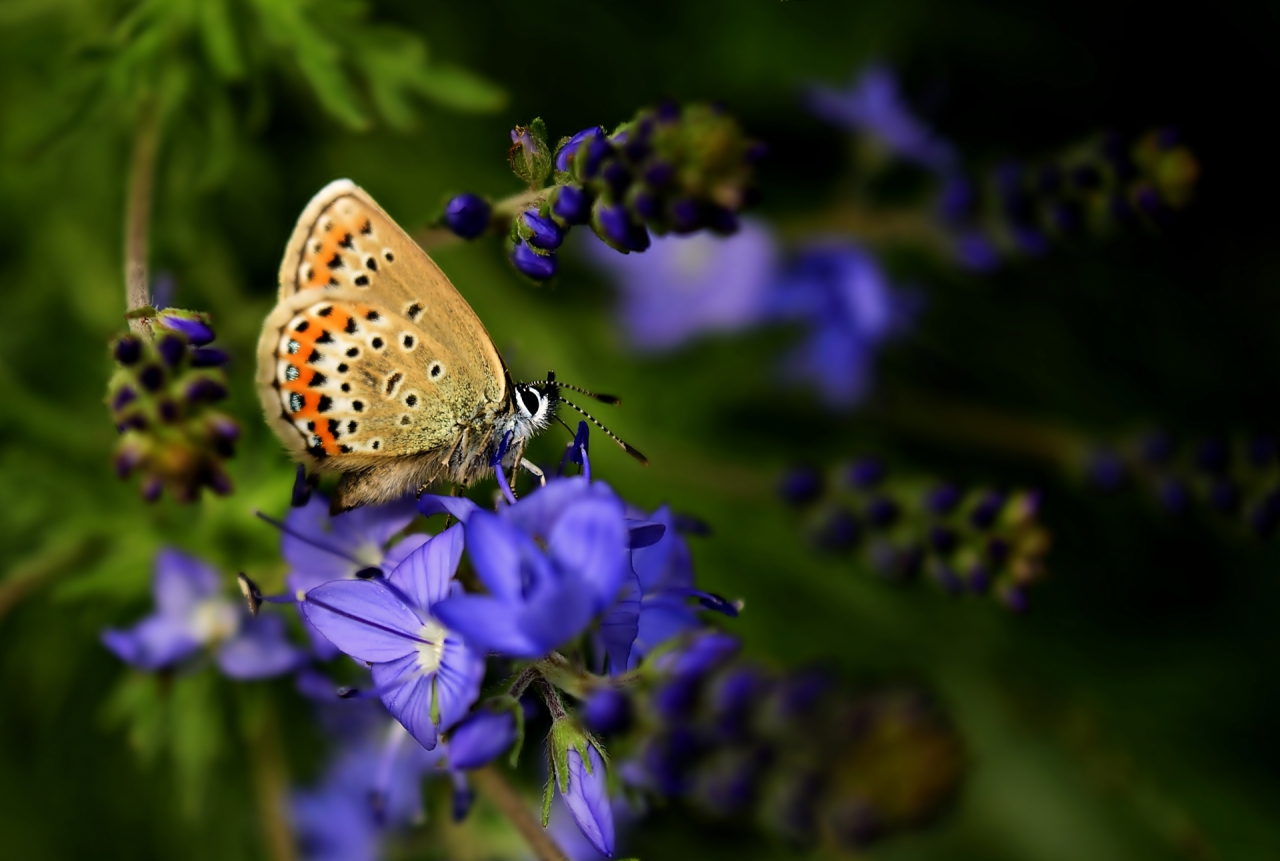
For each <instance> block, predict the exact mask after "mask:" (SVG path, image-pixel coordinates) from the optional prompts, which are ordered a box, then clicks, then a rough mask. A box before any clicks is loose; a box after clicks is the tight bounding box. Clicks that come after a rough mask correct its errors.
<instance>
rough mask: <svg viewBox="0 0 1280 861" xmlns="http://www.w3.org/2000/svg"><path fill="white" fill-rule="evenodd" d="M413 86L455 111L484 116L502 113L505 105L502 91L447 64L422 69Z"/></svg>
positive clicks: (479, 77) (480, 78) (505, 95)
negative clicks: (482, 114)
mask: <svg viewBox="0 0 1280 861" xmlns="http://www.w3.org/2000/svg"><path fill="white" fill-rule="evenodd" d="M414 83H415V86H416V88H417V90H418V92H419V93H421V94H422V95H424V96H426V97H427V98H429V99H431V100H432V101H433V102H436V103H437V104H440V105H443V106H444V107H446V108H453V109H454V110H456V111H465V112H468V113H477V114H481V113H484V114H488V113H493V112H495V111H500V110H502V109H503V108H504V107H506V104H507V92H506V90H504V89H502V87H500V86H498V85H497V84H495V83H493V82H492V81H489V80H488V79H486V78H483V77H481V76H479V75H477V74H476V73H475V72H469V71H467V70H466V69H463V68H461V67H459V66H454V65H451V64H448V63H436V64H434V65H431V66H429V67H427V68H425V69H423V70H422V72H421V73H420V74H419V75H418V77H417V78H416V79H415V82H414Z"/></svg>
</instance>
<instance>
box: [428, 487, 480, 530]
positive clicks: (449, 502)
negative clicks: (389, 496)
mask: <svg viewBox="0 0 1280 861" xmlns="http://www.w3.org/2000/svg"><path fill="white" fill-rule="evenodd" d="M480 510H482V509H481V508H480V506H478V505H476V504H475V503H474V502H472V501H471V500H470V499H467V498H466V497H465V496H441V495H439V494H435V493H424V494H423V495H422V496H421V497H420V498H419V499H418V511H419V513H421V514H422V515H424V516H426V517H430V516H431V515H433V514H452V515H453V516H454V517H455V518H457V519H458V520H460V521H462V522H463V523H466V522H467V520H468V519H469V518H470V517H471V515H472V514H474V513H475V512H477V511H480Z"/></svg>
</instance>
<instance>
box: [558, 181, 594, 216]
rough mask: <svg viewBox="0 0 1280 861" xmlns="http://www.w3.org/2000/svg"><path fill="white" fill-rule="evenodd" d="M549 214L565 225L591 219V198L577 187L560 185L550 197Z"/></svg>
mask: <svg viewBox="0 0 1280 861" xmlns="http://www.w3.org/2000/svg"><path fill="white" fill-rule="evenodd" d="M551 214H552V215H553V216H554V217H555V218H558V219H560V221H562V222H564V223H565V224H566V225H570V224H586V223H587V222H588V221H589V220H590V219H591V197H590V195H588V194H587V192H586V191H584V190H583V188H582V187H581V186H578V185H572V184H570V185H561V186H557V188H556V190H555V191H554V192H553V193H552V195H551Z"/></svg>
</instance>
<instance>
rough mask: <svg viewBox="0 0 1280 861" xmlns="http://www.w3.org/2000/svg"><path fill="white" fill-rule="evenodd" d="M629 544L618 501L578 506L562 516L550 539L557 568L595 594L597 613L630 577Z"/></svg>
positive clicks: (593, 501)
mask: <svg viewBox="0 0 1280 861" xmlns="http://www.w3.org/2000/svg"><path fill="white" fill-rule="evenodd" d="M628 544H629V541H628V536H627V527H626V523H625V519H624V512H623V508H622V503H621V502H619V501H618V500H617V499H616V498H613V499H599V498H597V499H582V500H580V501H578V502H576V503H574V504H573V505H571V506H569V507H568V508H566V509H565V511H564V513H563V514H561V515H560V518H559V520H557V521H556V525H555V527H554V528H553V529H552V530H551V535H550V536H549V537H548V539H547V547H548V550H549V552H550V555H551V557H552V558H553V559H554V560H555V561H556V564H557V566H558V567H559V568H560V569H561V570H562V571H566V572H570V573H571V574H572V576H574V577H575V578H576V579H577V580H578V581H579V582H581V583H582V584H583V585H584V586H585V587H586V588H588V589H589V590H590V591H591V593H592V601H593V606H594V608H595V610H596V611H597V612H598V611H600V610H603V609H605V608H606V607H608V606H609V605H611V604H612V603H613V602H614V600H615V599H616V598H617V596H618V590H619V589H620V588H621V587H622V580H623V578H624V577H625V576H626V574H627V556H626V554H625V550H626V548H627V546H628Z"/></svg>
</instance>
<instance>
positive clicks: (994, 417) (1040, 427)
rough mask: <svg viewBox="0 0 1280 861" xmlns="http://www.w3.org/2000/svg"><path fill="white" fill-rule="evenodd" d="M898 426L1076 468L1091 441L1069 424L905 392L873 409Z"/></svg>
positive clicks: (872, 411)
mask: <svg viewBox="0 0 1280 861" xmlns="http://www.w3.org/2000/svg"><path fill="white" fill-rule="evenodd" d="M868 412H869V414H870V415H871V416H872V417H873V418H875V419H878V420H879V421H881V422H883V423H885V424H886V425H888V426H890V427H892V428H894V429H895V430H901V431H906V432H908V433H915V434H919V435H921V436H926V437H932V438H935V439H939V440H943V441H945V442H956V443H963V444H967V445H970V446H974V447H977V448H984V449H989V450H992V451H996V452H998V453H1001V454H1006V455H1016V456H1022V457H1025V458H1030V459H1032V460H1037V461H1041V462H1046V463H1048V464H1050V465H1052V466H1055V467H1059V468H1065V469H1071V468H1072V467H1073V466H1074V465H1075V464H1077V463H1079V460H1080V457H1081V455H1082V453H1083V452H1084V451H1085V450H1086V448H1087V440H1086V439H1085V438H1084V437H1083V436H1082V435H1081V434H1080V433H1078V432H1076V431H1073V430H1072V429H1070V428H1065V427H1061V426H1058V425H1055V424H1052V423H1049V422H1043V421H1038V420H1036V419H1029V418H1026V417H1025V416H1017V415H1010V414H1008V413H1005V412H1002V411H1000V410H996V409H990V408H987V407H982V406H977V405H975V404H970V403H963V402H960V401H953V400H947V399H941V398H934V397H933V396H931V395H926V394H920V393H915V392H912V393H907V392H900V393H897V396H895V397H890V398H885V399H884V400H882V401H881V402H879V403H877V404H874V405H873V406H871V408H870V409H869V410H868Z"/></svg>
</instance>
